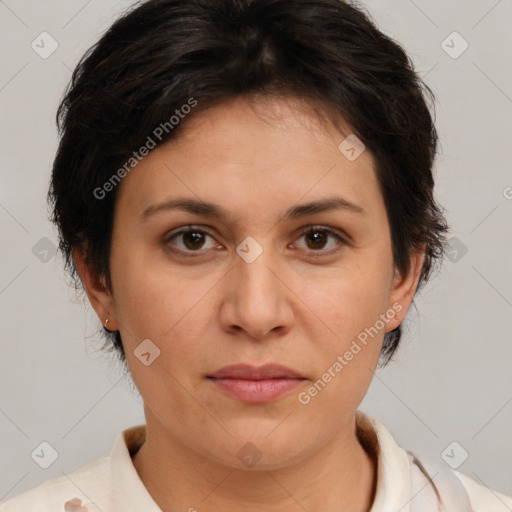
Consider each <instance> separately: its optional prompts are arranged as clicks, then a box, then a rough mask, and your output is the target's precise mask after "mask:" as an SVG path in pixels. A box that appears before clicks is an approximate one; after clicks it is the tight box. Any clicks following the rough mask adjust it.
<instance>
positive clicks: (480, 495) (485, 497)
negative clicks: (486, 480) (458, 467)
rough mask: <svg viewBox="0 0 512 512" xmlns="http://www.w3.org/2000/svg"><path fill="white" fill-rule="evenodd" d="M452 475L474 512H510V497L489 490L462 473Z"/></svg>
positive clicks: (511, 506) (511, 510)
mask: <svg viewBox="0 0 512 512" xmlns="http://www.w3.org/2000/svg"><path fill="white" fill-rule="evenodd" d="M454 473H455V475H457V477H458V478H459V480H460V481H461V482H462V485H463V486H464V488H465V489H466V492H467V493H468V496H469V501H470V503H471V507H472V509H473V510H474V512H512V497H510V496H506V495H505V494H502V493H500V492H498V491H495V490H493V489H489V488H488V487H485V486H484V485H481V484H479V483H478V482H476V481H475V480H473V479H472V478H470V477H469V476H467V475H465V474H464V473H460V472H459V471H454Z"/></svg>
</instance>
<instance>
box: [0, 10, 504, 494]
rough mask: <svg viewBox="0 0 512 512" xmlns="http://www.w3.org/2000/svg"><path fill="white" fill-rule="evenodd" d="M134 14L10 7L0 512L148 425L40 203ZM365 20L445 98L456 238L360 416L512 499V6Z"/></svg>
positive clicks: (6, 28) (3, 97)
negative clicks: (77, 95)
mask: <svg viewBox="0 0 512 512" xmlns="http://www.w3.org/2000/svg"><path fill="white" fill-rule="evenodd" d="M129 4H130V2H117V3H116V2H113V1H99V0H89V1H67V2H57V1H48V0H46V1H42V0H37V1H36V0H31V1H15V0H7V1H0V38H1V51H2V67H1V78H0V101H1V109H2V116H1V122H0V129H1V145H2V148H1V166H2V189H1V194H0V223H1V227H2V265H1V275H0V307H1V315H2V319H1V320H2V321H1V351H2V352H1V384H2V387H1V389H2V395H1V409H0V413H1V414H0V435H1V439H2V441H3V442H2V444H1V448H0V500H3V499H6V498H8V497H11V496H13V495H15V494H18V493H19V492H22V491H24V490H26V489H28V488H30V487H32V486H34V485H36V484H38V483H40V482H43V481H45V480H47V479H49V478H51V477H55V476H60V475H62V474H63V473H69V472H71V471H72V470H74V469H76V468H77V467H79V466H80V465H82V464H84V463H85V462H88V461H90V460H92V459H94V458H96V457H99V456H102V455H105V454H107V453H108V452H109V451H110V448H111V445H112V442H113V440H114V437H115V435H116V434H117V433H118V432H119V431H120V430H122V429H124V428H126V427H128V426H130V425H134V424H137V423H142V422H143V421H144V418H143V414H142V404H141V399H140V397H139V396H138V394H137V392H136V391H135V390H134V389H133V385H132V384H131V383H130V382H128V381H127V380H125V379H124V378H123V377H122V374H121V372H120V371H119V370H118V368H117V367H116V366H115V365H113V364H112V363H111V362H109V359H108V357H107V356H106V355H104V354H102V353H100V352H98V351H97V348H98V347H99V345H100V343H99V341H98V336H97V332H98V330H99V329H100V326H99V323H98V320H97V318H96V317H95V315H94V314H93V313H92V310H91V308H90V307H87V308H84V306H83V305H82V304H81V303H80V302H78V303H76V302H75V303H74V302H73V296H74V292H73V290H72V289H69V288H68V286H67V277H66V276H65V274H64V272H63V270H62V261H61V259H60V257H58V256H55V257H52V254H53V253H52V247H53V245H54V244H56V242H57V238H56V233H55V232H54V230H53V227H52V226H51V225H50V224H49V223H48V222H47V221H46V216H47V208H46V202H45V200H46V191H47V186H48V179H49V172H50V166H51V163H52V159H53V156H54V153H55V150H56V144H57V137H56V129H55V123H54V117H55V111H56V106H57V103H58V100H59V98H60V96H61V93H62V91H63V88H64V87H65V85H66V84H67V82H68V80H69V78H70V74H71V71H72V69H73V68H74V66H75V64H76V63H77V61H78V59H79V57H80V56H81V55H82V54H83V52H84V51H85V50H86V49H87V48H88V47H89V46H90V45H91V44H92V43H94V42H95V41H96V40H97V38H98V35H99V34H101V33H102V32H103V31H104V30H105V29H106V28H107V27H108V26H109V25H110V24H111V23H112V21H113V20H114V19H115V18H116V14H117V13H119V12H120V11H121V10H122V9H123V8H124V7H126V6H128V5H129ZM365 5H366V6H367V8H368V10H369V12H370V13H371V14H372V16H373V17H374V19H375V20H376V21H377V23H378V25H379V26H380V27H381V29H383V30H384V31H385V32H386V33H388V34H389V35H391V36H392V37H394V38H396V39H397V40H398V41H400V42H401V43H402V44H403V45H404V46H405V48H406V49H407V51H408V52H409V54H410V55H411V57H412V58H413V60H414V62H415V65H416V68H417V69H418V71H419V72H420V74H421V75H422V76H424V77H426V80H427V83H428V84H429V85H430V86H431V87H432V88H433V90H434V93H435V94H436V95H437V101H438V105H437V125H438V128H439V132H440V136H441V142H442V151H443V152H442V154H441V155H440V157H439V159H438V164H437V171H436V172H437V196H438V198H439V200H440V202H441V203H442V204H443V205H444V206H445V207H446V210H447V216H448V220H449V222H450V224H451V226H452V233H451V236H454V237H456V238H457V240H455V241H453V242H452V245H453V249H454V250H453V252H452V253H451V255H450V258H451V260H452V261H450V259H448V260H446V263H445V265H444V267H443V270H442V272H441V273H440V274H438V275H437V276H436V277H435V278H434V279H433V280H432V281H431V283H430V284H429V285H428V287H427V288H425V289H424V291H423V292H422V293H421V295H420V296H419V297H418V298H417V299H416V304H417V310H414V308H413V310H411V311H410V313H409V316H408V336H407V338H406V339H405V340H404V343H403V345H402V348H401V350H400V351H399V353H398V355H397V356H396V358H395V361H394V362H392V363H391V364H390V365H389V366H388V367H387V368H386V369H384V370H381V371H379V372H378V373H377V374H376V376H375V378H374V381H373V383H372V386H371V388H370V390H369V392H368V394H367V396H366V398H365V400H364V402H363V404H362V406H361V408H362V409H363V410H365V411H366V412H368V413H370V414H372V415H374V416H376V417H377V418H378V419H380V420H381V421H382V422H383V423H384V424H385V425H386V426H387V427H388V429H389V430H390V431H391V432H392V434H393V435H394V436H395V438H396V439H397V441H398V442H399V444H401V445H402V446H404V447H405V448H408V449H410V450H412V451H413V452H416V453H417V454H418V455H427V456H429V457H432V458H438V459H439V458H440V457H441V453H443V451H444V450H445V448H446V447H447V446H449V445H450V443H452V442H453V441H456V442H457V443H459V444H458V445H455V448H454V451H453V452H451V451H450V450H448V453H449V454H450V455H451V456H452V460H459V461H460V460H462V458H463V455H464V452H463V451H462V450H466V451H467V452H468V454H469V457H468V458H467V460H466V461H465V462H464V463H463V464H462V465H460V467H459V470H460V471H463V472H464V473H466V474H468V475H469V476H471V477H472V478H474V479H475V480H476V481H478V482H480V483H482V484H484V485H487V486H489V487H491V488H494V489H497V490H499V491H502V492H505V493H507V494H511V495H512V481H511V471H510V467H511V463H512V445H511V435H510V434H511V432H512V430H511V425H512V386H511V380H512V376H511V375H512V372H511V361H512V357H511V356H512V354H511V351H512V350H511V343H510V331H511V308H512V303H511V301H512V290H511V270H512V269H511V265H510V261H511V253H512V250H511V249H512V247H511V245H512V237H511V236H510V234H511V233H512V226H511V224H512V222H511V215H510V213H511V209H512V200H511V197H512V188H510V187H512V176H511V174H510V163H511V158H510V146H511V141H512V138H511V136H512V133H511V132H512V130H511V115H510V114H511V106H512V105H511V104H512V99H511V97H512V93H511V76H510V63H511V57H512V56H511V48H512V45H511V30H510V28H511V27H510V20H511V2H510V0H500V1H496V0H482V1H454V0H451V1H446V0H435V1H428V2H427V1H421V0H416V1H415V2H413V1H406V0H401V1H399V0H384V1H383V0H380V1H377V0H372V1H366V2H365ZM43 31H47V32H48V33H50V34H51V36H52V37H53V38H54V39H55V40H56V41H57V42H58V45H59V46H58V48H57V50H56V51H55V52H54V53H53V54H52V55H50V56H49V57H48V58H46V59H43V58H41V56H40V55H39V54H38V53H36V52H35V51H34V50H33V49H32V47H31V43H32V41H34V40H35V41H36V43H37V42H38V41H39V45H40V46H42V43H40V40H41V38H40V37H39V35H40V34H41V32H43ZM453 31H457V32H458V33H460V35H461V36H462V37H463V38H464V40H466V41H467V43H468V44H469V47H468V49H467V50H466V51H465V52H464V53H462V54H461V55H460V56H458V57H457V58H453V55H452V56H450V55H448V54H447V52H446V51H445V49H443V46H442V42H443V41H444V40H445V39H446V38H447V37H448V36H449V35H450V34H451V33H452V32H453ZM461 44H462V41H461V40H459V39H457V36H455V39H454V36H450V37H449V38H448V40H447V42H446V43H445V45H444V47H445V48H446V45H449V46H451V47H452V48H451V49H450V48H446V49H448V50H449V51H450V52H451V53H452V54H454V52H458V51H459V50H460V49H461V48H462V46H461ZM48 48H50V45H49V40H46V43H45V49H46V50H48ZM44 237H46V238H47V239H49V241H45V240H43V241H41V239H43V238H44ZM45 244H46V245H45ZM34 246H35V249H33V248H34ZM461 248H462V249H463V250H461ZM464 248H467V252H466V253H464ZM48 249H49V252H47V253H44V250H48ZM45 258H46V259H47V260H48V261H46V262H45V261H44V259H45ZM42 441H47V442H49V443H50V444H51V445H52V446H53V447H54V448H55V449H56V450H57V452H58V453H59V457H58V459H57V460H56V461H55V462H54V464H52V465H51V466H50V467H49V468H48V469H42V468H40V467H39V466H38V465H37V464H36V463H35V462H34V461H33V460H32V458H31V456H30V454H31V452H32V451H33V450H34V449H35V448H36V447H37V446H38V445H39V444H40V443H41V442H42ZM459 445H460V446H459Z"/></svg>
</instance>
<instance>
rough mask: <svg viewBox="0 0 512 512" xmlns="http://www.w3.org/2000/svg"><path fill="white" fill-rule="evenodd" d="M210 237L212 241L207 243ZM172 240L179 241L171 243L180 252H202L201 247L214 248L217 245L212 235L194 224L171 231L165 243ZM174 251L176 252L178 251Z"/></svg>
mask: <svg viewBox="0 0 512 512" xmlns="http://www.w3.org/2000/svg"><path fill="white" fill-rule="evenodd" d="M208 238H210V239H211V240H212V241H211V242H210V243H209V244H208V243H207V242H206V241H207V239H208ZM174 240H178V241H181V244H180V243H172V244H170V245H175V246H176V247H178V249H180V251H182V252H188V253H190V252H203V251H201V249H205V250H206V249H214V248H215V247H218V244H217V243H216V242H215V240H214V238H213V236H212V235H211V234H210V233H209V232H208V231H206V230H205V229H204V228H198V227H196V226H187V227H186V228H184V229H180V230H179V231H176V232H174V233H171V234H170V235H169V236H168V237H166V239H165V243H166V244H169V243H170V242H173V241H174ZM180 251H176V252H180Z"/></svg>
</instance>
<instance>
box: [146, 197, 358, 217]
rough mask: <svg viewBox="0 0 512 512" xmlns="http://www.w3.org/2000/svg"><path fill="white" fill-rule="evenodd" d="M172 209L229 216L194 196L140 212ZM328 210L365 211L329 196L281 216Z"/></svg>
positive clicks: (151, 214) (304, 215) (293, 208)
mask: <svg viewBox="0 0 512 512" xmlns="http://www.w3.org/2000/svg"><path fill="white" fill-rule="evenodd" d="M173 209H181V210H185V211H187V212H189V213H193V214H196V215H203V216H205V217H212V218H216V219H219V220H222V221H228V220H229V218H230V215H229V214H228V212H227V211H225V210H224V209H223V208H221V207H220V206H218V205H216V204H214V203H209V202H207V201H200V200H198V199H194V198H188V197H180V198H175V199H170V200H168V201H164V202H162V203H157V204H154V205H151V206H149V207H148V208H146V209H145V210H144V211H143V212H142V215H141V219H142V220H146V219H148V218H150V217H152V216H153V215H156V214H158V213H163V212H166V211H169V210H173ZM328 210H347V211H350V212H353V213H359V214H365V213H366V212H365V210H364V209H363V208H362V207H361V206H358V205H356V204H354V203H351V202H350V201H347V200H346V199H343V198H341V197H329V198H326V199H320V200H317V201H312V202H309V203H304V204H300V205H297V206H292V207H291V208H289V209H288V210H287V211H286V212H285V214H284V217H283V218H285V219H289V220H293V219H298V218H302V217H306V216H308V215H314V214H315V213H321V212H325V211H328Z"/></svg>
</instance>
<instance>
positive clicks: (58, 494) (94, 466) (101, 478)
mask: <svg viewBox="0 0 512 512" xmlns="http://www.w3.org/2000/svg"><path fill="white" fill-rule="evenodd" d="M107 482H108V458H107V457H101V458H99V459H96V460H94V461H91V462H89V463H87V464H85V465H83V466H81V467H80V468H78V469H77V470H75V471H73V472H72V473H70V474H67V475H66V474H64V475H63V476H59V477H56V478H52V479H50V480H47V481H46V482H43V483H42V484H40V485H38V486H36V487H33V488H32V489H29V490H27V491H25V492H22V493H21V494H18V495H17V496H14V497H13V498H11V499H8V500H7V501H4V502H3V503H2V504H0V512H56V511H60V510H62V511H64V510H65V509H64V506H65V503H66V502H67V501H70V500H73V499H74V498H78V499H81V500H84V501H85V500H86V499H87V496H86V495H85V494H84V492H88V491H89V490H94V491H98V490H99V489H100V488H101V487H103V486H105V485H106V484H107ZM86 489H87V491H86ZM70 510H77V511H78V510H80V509H74V508H70Z"/></svg>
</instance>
